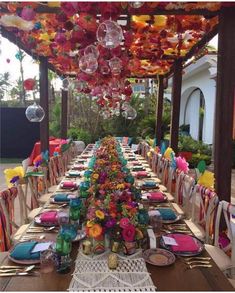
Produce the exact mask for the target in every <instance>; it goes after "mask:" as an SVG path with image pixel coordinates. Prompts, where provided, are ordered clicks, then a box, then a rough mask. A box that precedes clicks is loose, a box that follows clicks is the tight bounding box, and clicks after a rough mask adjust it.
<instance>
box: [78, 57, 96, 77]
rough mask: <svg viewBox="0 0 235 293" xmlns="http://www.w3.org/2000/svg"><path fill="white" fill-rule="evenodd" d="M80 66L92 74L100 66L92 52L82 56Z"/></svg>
mask: <svg viewBox="0 0 235 293" xmlns="http://www.w3.org/2000/svg"><path fill="white" fill-rule="evenodd" d="M79 68H80V69H81V71H83V72H85V73H87V74H92V73H94V72H95V71H96V70H97V68H98V62H97V59H96V58H94V56H93V55H92V54H89V55H85V56H82V58H81V59H80V60H79Z"/></svg>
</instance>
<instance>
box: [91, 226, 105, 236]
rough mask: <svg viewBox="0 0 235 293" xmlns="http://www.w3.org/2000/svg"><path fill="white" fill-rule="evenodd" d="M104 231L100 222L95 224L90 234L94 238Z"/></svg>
mask: <svg viewBox="0 0 235 293" xmlns="http://www.w3.org/2000/svg"><path fill="white" fill-rule="evenodd" d="M102 231H103V230H102V227H101V226H100V225H99V224H94V225H93V226H92V227H91V228H90V229H89V236H90V237H93V238H96V237H99V236H100V235H101V234H102Z"/></svg>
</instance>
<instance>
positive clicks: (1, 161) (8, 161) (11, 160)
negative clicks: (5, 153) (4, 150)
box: [0, 158, 24, 165]
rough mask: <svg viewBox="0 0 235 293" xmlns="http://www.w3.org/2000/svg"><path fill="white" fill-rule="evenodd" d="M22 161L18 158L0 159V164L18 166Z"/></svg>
mask: <svg viewBox="0 0 235 293" xmlns="http://www.w3.org/2000/svg"><path fill="white" fill-rule="evenodd" d="M23 160H24V159H20V158H0V164H20V165H21V162H22V161H23Z"/></svg>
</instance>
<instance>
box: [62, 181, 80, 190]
mask: <svg viewBox="0 0 235 293" xmlns="http://www.w3.org/2000/svg"><path fill="white" fill-rule="evenodd" d="M61 187H63V188H74V187H77V184H76V183H75V182H72V181H65V182H63V183H61Z"/></svg>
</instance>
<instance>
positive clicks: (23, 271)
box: [0, 265, 37, 277]
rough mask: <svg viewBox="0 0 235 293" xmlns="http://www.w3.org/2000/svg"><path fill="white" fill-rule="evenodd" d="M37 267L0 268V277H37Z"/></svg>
mask: <svg viewBox="0 0 235 293" xmlns="http://www.w3.org/2000/svg"><path fill="white" fill-rule="evenodd" d="M33 269H36V266H35V265H30V266H27V267H25V266H0V277H11V276H35V275H37V272H36V271H32V270H33Z"/></svg>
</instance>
